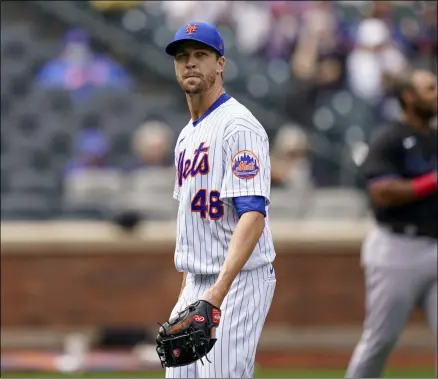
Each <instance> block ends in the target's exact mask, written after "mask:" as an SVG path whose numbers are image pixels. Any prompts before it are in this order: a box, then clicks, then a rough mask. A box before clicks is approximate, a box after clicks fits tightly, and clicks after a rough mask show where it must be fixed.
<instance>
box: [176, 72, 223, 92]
mask: <svg viewBox="0 0 438 379" xmlns="http://www.w3.org/2000/svg"><path fill="white" fill-rule="evenodd" d="M195 80H197V83H196V84H192V83H190V84H189V83H188V82H189V81H190V79H183V78H179V79H178V81H179V85H180V86H181V88H182V89H183V90H184V92H185V93H186V94H187V95H196V94H198V93H203V92H206V91H208V90H209V89H210V88H211V87H213V86H214V84H215V83H216V75H215V74H211V75H206V76H202V77H197V79H195Z"/></svg>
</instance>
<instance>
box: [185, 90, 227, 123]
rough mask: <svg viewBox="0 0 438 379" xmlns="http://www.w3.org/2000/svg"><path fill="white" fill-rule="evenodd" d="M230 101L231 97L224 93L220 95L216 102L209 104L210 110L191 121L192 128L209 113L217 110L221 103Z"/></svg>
mask: <svg viewBox="0 0 438 379" xmlns="http://www.w3.org/2000/svg"><path fill="white" fill-rule="evenodd" d="M230 99H231V96H230V95H228V94H227V93H226V92H225V93H223V94H222V95H220V96H219V97H218V98H217V100H216V101H215V102H214V103H213V104H211V106H210V108H208V109H207V111H206V112H205V113H204V114H203V115H202V116H201V117H200V118H198V119H197V120H195V121H192V124H193V126H196V125H198V124H199V123H200V122H201V121H202V120H203V119H204V118H206V117H207V116H208V115H209V114H210V113H211V112H213V111H214V110H215V109H217V108H219V107H220V106H221V105H222V104H223V103H225V102H227V101H228V100H230Z"/></svg>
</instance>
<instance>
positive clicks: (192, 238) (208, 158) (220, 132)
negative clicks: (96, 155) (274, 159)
mask: <svg viewBox="0 0 438 379" xmlns="http://www.w3.org/2000/svg"><path fill="white" fill-rule="evenodd" d="M226 96H227V95H226ZM222 97H223V96H222ZM175 165H176V169H177V174H176V181H175V189H174V198H175V199H177V200H178V201H179V208H178V219H177V239H176V249H175V266H176V268H177V270H178V271H185V272H190V273H194V274H217V273H219V271H220V269H221V267H222V264H223V262H224V260H225V256H226V254H227V250H228V246H229V244H230V240H231V236H232V234H233V232H234V230H235V228H236V225H237V222H238V219H239V218H238V215H237V213H236V210H235V208H234V205H233V201H232V198H233V197H239V196H252V195H256V196H264V197H265V198H266V204H267V205H269V201H270V200H269V199H270V183H271V166H270V159H269V141H268V136H267V134H266V132H265V130H264V128H263V126H262V125H261V124H260V123H259V122H258V121H257V119H256V118H255V117H254V116H253V115H252V113H251V112H250V111H249V110H248V109H247V108H246V107H245V106H243V105H242V104H240V103H239V102H238V101H237V100H236V99H234V98H232V97H231V98H229V99H228V100H227V101H225V102H223V103H222V104H220V105H219V106H218V107H217V108H216V109H214V110H213V111H212V112H211V113H209V114H208V115H207V116H206V117H205V118H203V119H201V120H200V121H199V123H198V124H196V126H194V125H193V123H192V121H190V122H189V124H188V125H187V126H186V127H185V128H184V129H183V130H182V132H181V134H180V136H179V138H178V140H177V143H176V147H175ZM274 258H275V251H274V246H273V241H272V235H271V231H270V228H269V217H268V214H267V215H266V218H265V228H264V231H263V234H262V236H261V237H260V239H259V241H258V243H257V245H256V248H255V250H254V251H253V253H252V255H251V257H250V258H249V260H248V261H247V263H246V264H245V266H244V268H243V270H251V269H254V268H257V267H260V266H263V265H266V264H268V263H271V262H273V260H274Z"/></svg>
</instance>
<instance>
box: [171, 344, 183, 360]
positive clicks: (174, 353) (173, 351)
mask: <svg viewBox="0 0 438 379" xmlns="http://www.w3.org/2000/svg"><path fill="white" fill-rule="evenodd" d="M172 355H173V356H174V357H175V358H179V356H180V355H181V351H180V350H179V349H178V348H177V347H176V348H175V349H173V350H172Z"/></svg>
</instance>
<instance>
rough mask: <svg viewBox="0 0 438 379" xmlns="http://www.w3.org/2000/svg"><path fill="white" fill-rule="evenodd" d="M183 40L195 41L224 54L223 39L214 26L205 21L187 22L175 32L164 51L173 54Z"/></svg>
mask: <svg viewBox="0 0 438 379" xmlns="http://www.w3.org/2000/svg"><path fill="white" fill-rule="evenodd" d="M183 41H196V42H200V43H203V44H204V45H207V46H209V47H211V48H212V49H214V50H216V51H217V52H218V53H219V54H220V55H224V54H225V49H224V40H223V38H222V36H221V35H220V34H219V32H218V30H217V29H216V27H215V26H213V25H210V24H207V23H205V22H195V21H194V22H189V23H188V24H186V25H184V26H183V27H181V28H180V29H178V31H177V32H176V33H175V36H174V38H173V41H172V42H170V43H169V44H168V45H167V46H166V53H167V54H169V55H172V56H174V55H175V53H176V49H177V47H178V45H179V44H180V43H181V42H183Z"/></svg>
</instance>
